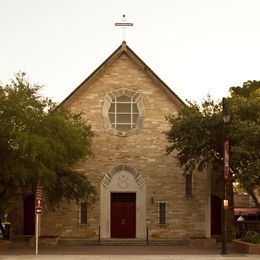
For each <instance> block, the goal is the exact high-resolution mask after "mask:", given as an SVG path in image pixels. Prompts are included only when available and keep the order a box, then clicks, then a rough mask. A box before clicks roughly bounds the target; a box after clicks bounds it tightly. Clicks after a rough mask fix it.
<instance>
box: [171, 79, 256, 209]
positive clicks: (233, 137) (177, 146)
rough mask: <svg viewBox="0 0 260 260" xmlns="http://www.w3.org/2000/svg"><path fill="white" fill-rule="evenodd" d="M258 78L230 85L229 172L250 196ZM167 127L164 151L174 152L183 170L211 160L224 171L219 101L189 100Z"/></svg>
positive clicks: (253, 184)
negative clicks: (239, 84)
mask: <svg viewBox="0 0 260 260" xmlns="http://www.w3.org/2000/svg"><path fill="white" fill-rule="evenodd" d="M259 90H260V81H248V82H245V83H244V84H243V86H242V87H231V88H230V97H229V98H228V102H229V104H230V111H231V122H230V123H229V126H228V133H227V134H228V138H229V140H230V145H231V148H230V172H231V173H232V177H233V181H238V182H239V183H240V184H241V185H242V186H243V187H244V189H246V191H247V192H248V193H249V194H250V195H251V196H252V197H253V199H254V201H255V204H256V206H257V207H259V201H258V200H257V197H256V196H255V193H254V191H255V189H256V188H257V187H259V186H260V150H259V147H260V102H259ZM167 120H168V122H169V124H170V130H169V131H167V132H166V136H167V139H168V141H169V146H168V147H167V153H168V154H170V153H172V152H173V151H175V152H176V158H177V159H178V161H179V163H180V165H181V166H182V167H183V169H184V172H185V173H192V172H193V171H194V170H196V169H198V170H199V171H201V170H202V169H203V168H204V167H206V165H207V164H208V163H209V162H210V163H212V165H213V167H214V170H215V171H216V172H220V173H223V119H222V104H221V102H214V101H213V100H212V99H211V98H210V97H208V98H207V99H206V100H204V101H203V103H202V104H201V106H199V105H198V104H197V103H195V102H188V105H187V106H183V107H182V108H181V109H180V111H179V113H178V115H177V116H175V115H169V116H168V117H167Z"/></svg>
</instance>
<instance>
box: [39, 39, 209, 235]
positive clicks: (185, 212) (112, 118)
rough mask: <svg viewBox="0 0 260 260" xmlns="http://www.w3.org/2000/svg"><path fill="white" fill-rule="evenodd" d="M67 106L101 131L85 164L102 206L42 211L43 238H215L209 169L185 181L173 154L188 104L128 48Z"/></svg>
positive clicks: (82, 168)
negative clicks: (169, 148)
mask: <svg viewBox="0 0 260 260" xmlns="http://www.w3.org/2000/svg"><path fill="white" fill-rule="evenodd" d="M62 105H63V106H64V107H65V108H67V109H69V110H70V111H72V112H73V113H82V115H83V117H84V118H85V119H86V120H88V122H89V123H90V124H91V126H92V129H93V131H94V133H95V136H94V139H93V149H94V156H93V157H91V158H89V159H87V160H85V161H83V162H81V163H79V164H78V165H77V166H76V169H77V170H78V171H81V172H84V173H85V174H86V175H87V177H88V178H89V180H90V181H91V183H92V184H93V185H94V186H95V188H96V190H97V198H96V202H95V203H94V204H92V205H90V206H87V205H86V204H85V203H84V202H82V203H79V204H76V203H70V204H66V205H61V206H60V208H59V209H58V210H56V211H55V212H49V213H48V212H45V211H44V212H43V214H42V215H41V219H40V226H41V227H40V234H41V235H43V236H59V237H65V238H66V237H67V238H69V237H78V238H89V239H91V238H96V237H97V236H98V235H99V234H100V237H101V239H110V238H140V239H144V238H146V232H147V228H148V232H149V237H151V238H153V239H157V238H158V239H174V238H187V237H204V238H209V237H211V220H210V211H211V203H210V201H211V191H210V186H211V185H210V177H209V173H208V171H207V169H205V171H203V172H199V173H198V172H195V173H194V174H193V176H185V175H184V174H183V170H182V169H181V168H180V167H179V166H178V163H177V161H176V160H175V159H174V157H173V155H166V145H167V140H166V136H165V134H164V131H166V130H168V129H169V124H168V122H167V121H166V120H165V116H167V115H168V114H174V113H177V111H178V109H179V108H180V107H181V106H183V105H184V103H183V101H182V100H181V99H180V98H179V97H178V96H177V95H176V94H175V93H174V92H173V91H172V90H171V89H170V88H169V87H168V86H167V85H166V84H165V83H164V82H163V81H162V80H161V79H160V78H159V77H158V76H157V75H156V74H155V73H154V72H153V71H152V70H151V69H150V68H149V67H148V66H147V65H146V64H145V63H144V62H143V61H142V60H141V59H140V58H139V57H138V56H137V55H136V54H135V53H134V51H133V50H131V49H130V48H129V47H128V46H127V44H126V43H125V42H123V43H122V44H121V45H120V46H119V48H118V49H116V50H115V52H114V53H113V54H112V55H111V56H110V57H108V59H107V60H106V61H105V62H103V63H102V64H101V65H100V66H99V67H98V68H97V69H96V70H95V71H94V72H93V73H92V74H91V75H90V76H89V77H88V78H87V79H86V80H85V81H84V82H82V83H81V84H80V86H79V87H78V88H76V89H75V90H74V91H73V92H72V93H71V94H70V95H69V96H68V97H67V98H66V99H65V100H64V101H63V102H62Z"/></svg>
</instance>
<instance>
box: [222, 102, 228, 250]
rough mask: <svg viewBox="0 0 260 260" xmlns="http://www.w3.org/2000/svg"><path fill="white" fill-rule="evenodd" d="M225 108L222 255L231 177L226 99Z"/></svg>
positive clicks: (225, 237) (223, 105) (224, 243)
mask: <svg viewBox="0 0 260 260" xmlns="http://www.w3.org/2000/svg"><path fill="white" fill-rule="evenodd" d="M222 108H223V158H224V160H223V161H224V165H223V203H222V251H221V254H227V223H226V214H227V212H226V211H227V209H228V199H227V185H226V183H227V180H228V176H229V140H228V138H227V136H226V127H227V124H228V123H229V121H230V112H229V106H228V101H227V99H226V98H223V100H222Z"/></svg>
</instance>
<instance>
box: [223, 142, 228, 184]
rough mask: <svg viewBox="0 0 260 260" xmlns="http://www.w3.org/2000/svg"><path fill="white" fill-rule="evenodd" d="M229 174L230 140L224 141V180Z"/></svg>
mask: <svg viewBox="0 0 260 260" xmlns="http://www.w3.org/2000/svg"><path fill="white" fill-rule="evenodd" d="M228 174H229V141H228V140H225V142H224V180H227V179H228Z"/></svg>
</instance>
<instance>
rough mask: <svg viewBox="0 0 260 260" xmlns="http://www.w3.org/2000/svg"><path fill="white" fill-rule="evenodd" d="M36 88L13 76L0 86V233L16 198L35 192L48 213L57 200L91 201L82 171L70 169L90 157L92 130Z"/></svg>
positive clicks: (21, 76) (91, 189)
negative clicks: (38, 188)
mask: <svg viewBox="0 0 260 260" xmlns="http://www.w3.org/2000/svg"><path fill="white" fill-rule="evenodd" d="M40 89H41V87H40V86H38V85H32V84H30V83H29V82H28V81H27V80H26V79H25V73H18V74H16V76H15V78H14V79H13V80H11V82H10V84H7V85H5V86H3V85H0V122H1V124H0V162H1V164H0V229H1V230H2V232H4V230H3V227H2V225H1V218H3V215H4V214H5V213H6V211H8V209H9V208H10V207H11V206H12V203H13V202H14V200H16V199H17V198H18V197H19V196H26V195H30V194H35V191H36V186H37V184H38V183H40V184H41V186H42V189H43V194H44V201H45V203H46V204H47V205H48V206H49V208H51V209H54V208H55V207H57V206H58V205H59V204H60V203H61V202H62V201H63V200H67V201H71V200H76V201H79V200H81V199H83V200H86V202H89V203H90V202H91V201H92V200H93V199H94V197H95V189H94V187H93V186H92V185H91V183H90V182H89V181H88V179H87V177H86V175H85V174H84V173H80V172H77V171H75V170H73V166H75V164H76V163H78V162H79V161H80V160H83V159H85V158H86V157H89V156H91V155H92V146H91V143H92V137H93V132H92V130H91V127H90V125H88V124H87V122H85V121H83V120H82V119H81V116H80V115H72V114H70V113H69V112H67V111H65V110H64V109H63V108H62V107H59V106H57V104H55V103H54V102H52V101H51V100H50V99H48V98H43V97H41V95H40Z"/></svg>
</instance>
